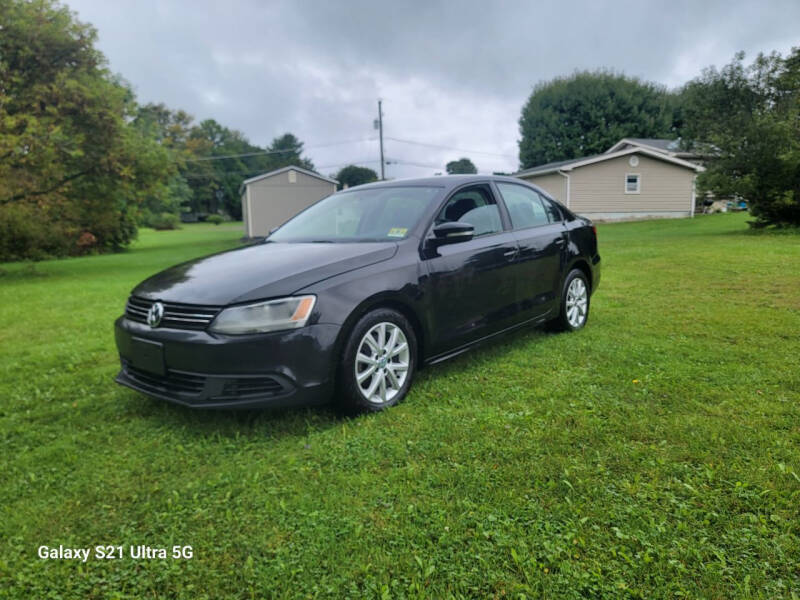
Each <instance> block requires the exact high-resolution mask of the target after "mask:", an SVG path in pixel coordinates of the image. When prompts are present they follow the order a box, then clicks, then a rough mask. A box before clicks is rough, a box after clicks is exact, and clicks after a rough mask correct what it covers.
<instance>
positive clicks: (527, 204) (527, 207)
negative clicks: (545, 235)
mask: <svg viewBox="0 0 800 600" xmlns="http://www.w3.org/2000/svg"><path fill="white" fill-rule="evenodd" d="M497 187H498V188H499V189H500V194H502V196H503V200H504V201H505V203H506V208H508V214H509V216H510V217H511V224H512V225H513V226H514V229H527V228H529V227H538V226H540V225H547V224H548V223H551V222H555V220H561V219H560V218H558V219H555V220H553V221H551V218H550V216H548V209H547V208H545V202H547V201H546V200H542V198H541V197H540V196H539V194H537V193H536V192H535V191H533V190H532V189H530V188H526V187H523V186H521V185H515V184H513V183H498V184H497ZM547 204H548V205H549V204H550V203H549V202H547ZM550 210H551V211H552V210H555V207H553V206H552V205H550Z"/></svg>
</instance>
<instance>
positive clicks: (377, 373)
mask: <svg viewBox="0 0 800 600" xmlns="http://www.w3.org/2000/svg"><path fill="white" fill-rule="evenodd" d="M381 324H385V325H387V327H385V328H384V329H383V330H381ZM390 326H391V327H390ZM392 327H396V328H398V329H399V330H400V331H401V332H402V335H403V336H404V337H405V343H406V345H407V352H406V351H401V352H400V353H399V354H398V355H396V356H389V355H390V354H392V352H393V351H395V350H397V349H399V348H402V338H401V337H400V335H399V334H398V336H397V342H400V343H397V342H396V343H397V345H395V346H394V347H393V348H392V349H391V351H390V350H386V351H385V352H384V353H383V354H381V353H380V351H379V352H377V353H376V351H375V349H374V347H373V346H371V345H370V344H369V342H368V341H367V340H366V336H367V334H370V339H371V340H372V341H373V343H375V342H376V340H379V338H380V335H381V331H385V332H386V333H385V336H384V344H385V346H386V347H388V345H389V342H390V341H391V335H392V333H393V331H394V329H392ZM360 349H361V350H362V352H361V353H360V358H359V363H358V365H357V364H356V360H357V358H356V357H357V355H359V350H360ZM365 357H366V358H368V359H373V358H374V359H376V363H374V364H372V363H365V362H363V360H364V358H365ZM381 363H382V365H381ZM403 364H406V365H407V368H406V369H405V373H406V375H405V378H404V379H402V381H400V380H399V378H400V377H401V373H402V371H403V368H402V365H403ZM391 365H397V366H396V367H392V366H391ZM372 366H375V370H374V371H373V374H372V375H365V373H366V372H367V371H369V369H370V368H371V367H372ZM416 366H417V337H416V335H415V334H414V328H413V327H412V326H411V323H409V322H408V319H406V318H405V317H404V316H403V315H402V314H401V313H399V312H397V311H396V310H392V309H390V308H379V309H376V310H373V311H370V312H368V313H367V314H365V315H364V316H363V317H361V318H360V319H359V320H358V322H357V323H356V324H355V326H354V327H353V329H352V330H351V331H350V334H349V336H348V338H347V342H346V343H345V346H344V352H343V353H342V356H341V359H340V361H339V365H338V368H337V375H336V388H337V389H336V396H337V401H338V404H339V406H340V408H342V409H343V410H344V411H345V412H347V413H372V412H379V411H381V410H384V409H386V408H388V407H390V406H394V405H395V404H398V403H399V402H401V401H402V400H403V398H405V396H406V394H407V393H408V390H409V388H410V387H411V382H412V380H413V378H414V372H415V371H416ZM358 369H362V370H361V373H360V374H361V375H362V376H364V377H365V379H364V380H363V381H361V382H359V381H358V380H357V377H356V373H357V371H358ZM390 372H391V374H390ZM381 377H383V379H384V385H383V387H382V388H381V385H380V378H381ZM376 378H377V381H378V387H377V391H375V392H373V394H374V395H373V396H372V397H371V399H369V398H367V395H366V394H368V393H369V392H370V389H371V384H373V383H375V381H376ZM397 383H400V385H399V387H396V386H395V384H397ZM381 389H382V390H383V398H382V397H381Z"/></svg>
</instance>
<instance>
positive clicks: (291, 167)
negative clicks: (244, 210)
mask: <svg viewBox="0 0 800 600" xmlns="http://www.w3.org/2000/svg"><path fill="white" fill-rule="evenodd" d="M290 170H291V171H297V172H299V173H303V174H304V175H308V176H309V177H316V178H317V179H322V180H323V181H327V182H328V183H333V184H334V185H337V184H338V183H339V182H338V181H336V180H335V179H331V178H330V177H325V176H324V175H320V174H319V173H315V172H314V171H309V170H308V169H304V168H303V167H296V166H294V165H289V166H288V167H282V168H280V169H275V170H274V171H270V172H269V173H262V174H261V175H256V176H255V177H251V178H250V179H245V180H244V181H243V182H242V187H244V186H246V185H247V184H248V183H253V182H255V181H259V180H261V179H266V178H267V177H272V176H273V175H279V174H280V173H284V172H286V171H290Z"/></svg>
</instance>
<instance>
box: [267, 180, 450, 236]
mask: <svg viewBox="0 0 800 600" xmlns="http://www.w3.org/2000/svg"><path fill="white" fill-rule="evenodd" d="M440 190H441V188H440V187H421V186H405V187H403V186H397V187H379V188H372V189H363V190H359V189H354V190H351V191H344V192H339V193H337V194H333V195H332V196H328V197H327V198H325V199H324V200H321V201H319V202H317V203H316V204H314V205H313V206H311V207H310V208H308V209H306V210H304V211H303V212H301V213H300V214H299V215H297V216H296V217H294V218H293V219H291V220H290V221H287V222H286V223H284V224H283V225H282V226H281V227H280V228H278V229H277V230H276V231H274V232H273V233H272V235H270V236H269V238H267V239H268V241H270V242H372V241H381V242H382V241H390V240H399V239H403V238H405V237H407V236H408V234H409V233H411V231H413V229H414V228H415V227H416V226H417V224H418V223H419V220H420V218H422V215H423V214H424V213H425V210H426V209H427V208H428V207H429V206H430V204H431V201H432V200H433V199H434V198H435V197H436V195H437V194H438V192H439V191H440Z"/></svg>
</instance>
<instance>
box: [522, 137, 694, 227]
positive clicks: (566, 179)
mask: <svg viewBox="0 0 800 600" xmlns="http://www.w3.org/2000/svg"><path fill="white" fill-rule="evenodd" d="M702 160H703V157H702V156H699V155H696V154H693V153H690V152H684V151H681V150H680V148H679V147H678V143H677V140H661V139H638V138H625V139H623V140H620V141H619V142H617V143H616V144H614V146H612V147H611V148H610V149H609V150H608V151H607V152H605V153H603V154H598V155H595V156H585V157H583V158H576V159H572V160H565V161H559V162H553V163H548V164H544V165H540V166H538V167H533V168H531V169H525V170H523V171H519V172H518V173H515V174H514V176H515V177H519V178H520V179H524V180H526V181H530V182H531V183H534V184H536V185H538V186H540V187H541V188H543V189H544V190H545V191H547V192H549V193H550V194H551V195H552V196H553V197H555V198H556V199H557V200H559V201H560V202H562V203H563V204H564V205H565V206H567V207H568V208H569V209H570V210H572V211H573V212H575V213H578V214H580V215H584V216H587V217H589V218H590V219H598V220H618V219H634V218H652V217H688V216H693V215H694V210H695V186H694V183H695V177H696V175H697V173H699V172H701V171H703V170H705V169H704V167H703V166H702V165H701V164H699V163H700V162H702Z"/></svg>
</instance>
